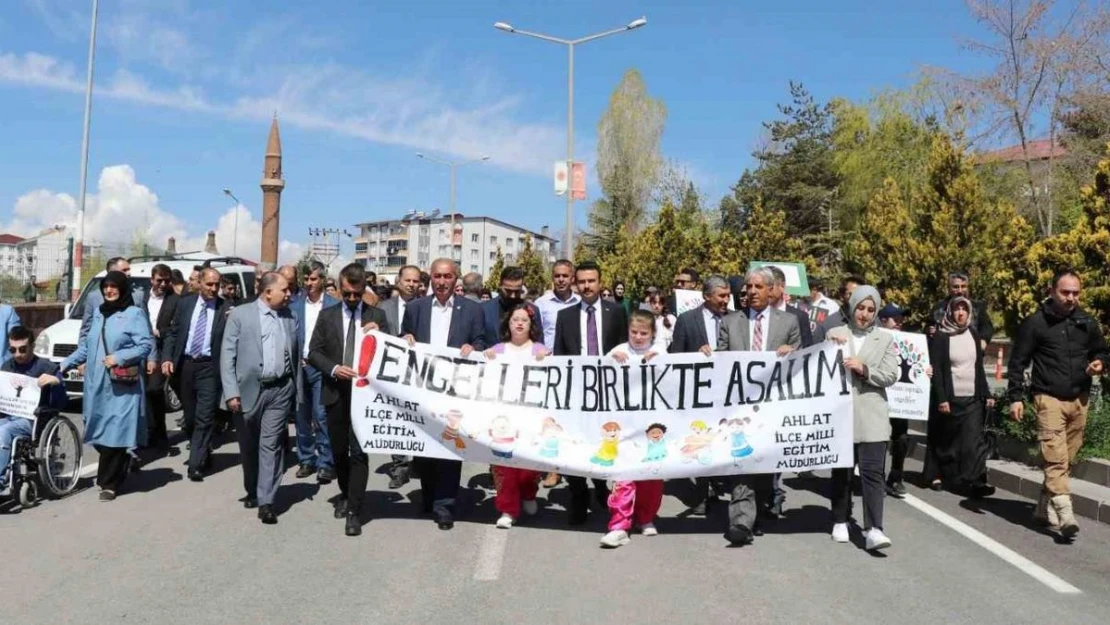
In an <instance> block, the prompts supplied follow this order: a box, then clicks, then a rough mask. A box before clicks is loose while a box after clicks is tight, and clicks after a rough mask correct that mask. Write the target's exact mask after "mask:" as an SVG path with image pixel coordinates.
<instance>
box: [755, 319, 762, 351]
mask: <svg viewBox="0 0 1110 625" xmlns="http://www.w3.org/2000/svg"><path fill="white" fill-rule="evenodd" d="M752 351H753V352H761V351H763V313H759V314H758V315H756V316H755V332H754V335H753V336H752Z"/></svg>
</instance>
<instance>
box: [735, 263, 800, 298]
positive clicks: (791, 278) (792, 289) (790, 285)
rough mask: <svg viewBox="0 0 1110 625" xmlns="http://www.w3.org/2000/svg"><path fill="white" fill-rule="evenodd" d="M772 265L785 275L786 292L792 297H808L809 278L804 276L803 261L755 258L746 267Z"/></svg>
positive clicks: (753, 267)
mask: <svg viewBox="0 0 1110 625" xmlns="http://www.w3.org/2000/svg"><path fill="white" fill-rule="evenodd" d="M769 266H774V267H778V268H779V269H781V270H782V273H783V274H785V275H786V292H787V293H788V294H790V295H793V296H794V297H809V278H808V277H806V266H805V263H784V262H779V261H777V260H776V261H766V260H755V261H752V264H750V265H748V269H749V270H751V269H755V268H757V267H769Z"/></svg>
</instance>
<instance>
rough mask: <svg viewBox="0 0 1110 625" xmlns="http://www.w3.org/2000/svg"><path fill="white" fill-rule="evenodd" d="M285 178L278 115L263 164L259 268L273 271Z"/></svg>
mask: <svg viewBox="0 0 1110 625" xmlns="http://www.w3.org/2000/svg"><path fill="white" fill-rule="evenodd" d="M284 188H285V180H284V179H283V178H282V177H281V135H279V134H278V122H277V115H274V121H273V122H272V123H271V124H270V138H269V140H267V141H266V159H265V164H264V165H263V166H262V254H261V256H260V260H261V262H260V263H259V269H261V270H263V271H272V270H274V269H276V268H277V257H278V222H279V219H280V217H281V191H282V189H284Z"/></svg>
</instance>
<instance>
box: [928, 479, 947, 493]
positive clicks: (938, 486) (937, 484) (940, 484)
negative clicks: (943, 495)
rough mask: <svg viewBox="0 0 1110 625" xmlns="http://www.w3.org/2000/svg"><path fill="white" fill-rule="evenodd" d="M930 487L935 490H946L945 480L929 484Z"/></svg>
mask: <svg viewBox="0 0 1110 625" xmlns="http://www.w3.org/2000/svg"><path fill="white" fill-rule="evenodd" d="M929 488H930V489H932V490H935V491H942V490H944V482H939V481H938V482H933V483H932V484H929Z"/></svg>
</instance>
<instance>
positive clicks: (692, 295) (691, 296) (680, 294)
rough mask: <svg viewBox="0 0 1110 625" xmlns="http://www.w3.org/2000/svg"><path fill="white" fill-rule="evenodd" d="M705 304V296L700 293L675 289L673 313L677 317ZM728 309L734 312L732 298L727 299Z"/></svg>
mask: <svg viewBox="0 0 1110 625" xmlns="http://www.w3.org/2000/svg"><path fill="white" fill-rule="evenodd" d="M704 302H705V296H704V295H702V293H701V291H687V290H686V289H675V292H674V306H675V308H677V309H678V310H675V311H673V313H674V315H675V316H676V317H677V316H678V315H681V314H682V313H684V312H687V311H690V310H694V309H695V308H697V307H698V306H701V305H702V304H703V303H704ZM728 309H729V310H736V300H735V299H733V298H732V297H729V298H728Z"/></svg>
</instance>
